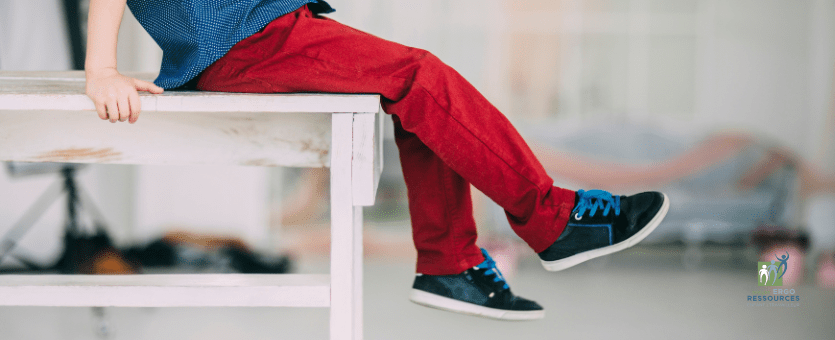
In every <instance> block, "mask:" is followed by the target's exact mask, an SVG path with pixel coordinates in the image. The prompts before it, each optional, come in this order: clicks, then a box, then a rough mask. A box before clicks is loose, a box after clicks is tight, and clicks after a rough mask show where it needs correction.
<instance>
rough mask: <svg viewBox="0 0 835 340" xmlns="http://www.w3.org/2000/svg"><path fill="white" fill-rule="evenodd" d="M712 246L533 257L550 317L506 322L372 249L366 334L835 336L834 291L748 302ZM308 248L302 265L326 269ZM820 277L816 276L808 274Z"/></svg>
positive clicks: (13, 327) (147, 333)
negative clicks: (414, 296) (429, 285)
mask: <svg viewBox="0 0 835 340" xmlns="http://www.w3.org/2000/svg"><path fill="white" fill-rule="evenodd" d="M746 262H749V260H747V259H746V258H744V257H742V256H741V255H740V254H739V253H738V252H737V254H733V253H732V252H729V251H727V250H724V249H719V250H715V251H707V252H706V257H705V259H704V260H703V262H702V263H701V265H700V269H695V270H684V269H682V266H681V264H680V263H681V262H680V249H677V248H665V247H643V248H633V249H629V250H626V251H624V252H621V253H619V254H615V255H613V256H610V257H609V258H606V259H603V260H600V259H599V260H594V261H591V262H589V263H586V264H582V265H580V266H577V267H575V268H571V269H569V270H566V271H564V272H559V273H549V272H545V271H544V270H542V268H541V267H540V266H539V264H538V262H537V261H536V259H535V258H526V259H524V260H523V261H522V264H521V266H520V268H519V270H518V274H517V275H516V276H515V277H513V278H512V281H511V282H510V283H511V287H513V290H514V292H516V293H517V294H520V295H522V296H525V297H528V298H531V299H535V300H537V301H538V302H540V304H542V305H543V306H545V307H546V310H547V314H546V318H545V319H544V320H541V321H533V322H501V321H492V320H484V319H480V318H476V317H471V316H464V315H457V314H453V313H448V312H443V311H437V310H433V309H430V308H425V307H421V306H417V305H414V304H412V303H410V302H409V301H408V300H407V299H406V296H407V294H408V290H409V288H410V284H411V280H412V275H413V274H412V268H413V266H412V264H401V263H393V262H386V261H382V260H369V261H366V275H365V313H366V314H365V318H366V319H365V320H366V321H365V332H366V338H367V339H554V338H565V339H601V338H614V337H616V338H620V339H633V338H634V339H671V338H676V339H703V338H717V339H742V338H758V339H780V338H792V339H835V322H833V321H835V318H833V316H832V315H833V314H832V312H833V307H835V292H833V291H824V290H820V289H818V288H816V287H814V286H813V285H810V284H801V285H799V286H797V287H795V289H796V290H797V294H798V295H800V296H801V305H800V307H753V306H748V305H747V302H746V296H747V295H750V294H751V293H752V291H755V290H759V289H758V287H757V286H756V272H753V273H752V271H753V269H750V268H755V267H756V265H755V262H753V263H754V264H752V265H745V264H746ZM326 266H327V262H326V261H324V260H323V259H310V260H307V261H304V263H303V264H302V271H304V272H311V271H312V272H316V271H318V272H324V271H326V270H327V268H326ZM806 281H807V282H808V281H811V280H808V279H807V280H806ZM105 317H106V318H107V320H108V325H109V326H110V330H111V334H110V336H109V337H108V338H109V339H155V340H158V339H195V340H197V339H200V340H206V339H325V338H327V334H328V323H327V320H328V312H327V310H326V309H279V308H229V309H221V308H168V309H161V308H107V309H105ZM97 324H98V323H97V322H96V318H95V317H94V315H93V313H92V309H90V308H29V307H4V308H0V339H3V340H16V339H96V338H101V337H98V336H97V335H96V329H97V326H96V325H97Z"/></svg>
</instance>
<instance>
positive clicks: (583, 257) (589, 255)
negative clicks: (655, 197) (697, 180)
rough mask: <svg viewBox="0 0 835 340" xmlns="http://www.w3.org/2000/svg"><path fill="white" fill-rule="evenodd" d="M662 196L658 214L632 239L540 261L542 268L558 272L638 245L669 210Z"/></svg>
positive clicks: (665, 199)
mask: <svg viewBox="0 0 835 340" xmlns="http://www.w3.org/2000/svg"><path fill="white" fill-rule="evenodd" d="M662 195H664V203H662V204H661V209H659V210H658V213H657V214H655V216H654V217H653V218H652V220H650V221H649V223H647V226H646V227H644V228H643V229H641V231H639V232H638V233H637V234H635V235H632V237H630V238H628V239H626V240H625V241H623V242H621V243H618V244H613V245H611V246H606V247H603V248H597V249H593V250H589V251H584V252H582V253H579V254H574V255H572V256H570V257H566V258H564V259H561V260H556V261H545V260H540V261H542V266H543V267H545V270H547V271H552V272H555V271H560V270H563V269H568V268H571V267H574V266H576V265H578V264H580V263H583V262H586V261H588V260H591V259H593V258H597V257H601V256H603V255H609V254H611V253H614V252H618V251H621V250H624V249H626V248H629V247H631V246H634V245H636V244H638V242H641V240H643V239H644V238H646V237H647V236H648V235H649V234H650V233H652V231H653V230H655V228H657V227H658V225H659V224H661V221H662V220H664V216H667V211H668V210H670V199H669V198H667V195H666V194H664V193H662Z"/></svg>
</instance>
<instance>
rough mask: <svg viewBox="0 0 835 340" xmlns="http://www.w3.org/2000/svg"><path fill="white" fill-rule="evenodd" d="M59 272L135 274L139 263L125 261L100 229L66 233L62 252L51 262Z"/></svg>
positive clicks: (122, 255)
mask: <svg viewBox="0 0 835 340" xmlns="http://www.w3.org/2000/svg"><path fill="white" fill-rule="evenodd" d="M54 268H55V269H57V270H58V271H59V272H60V273H61V274H138V273H140V272H141V267H140V264H139V263H138V262H137V261H135V260H129V259H128V257H126V256H125V255H124V254H122V252H121V251H119V250H118V249H116V247H114V246H113V242H112V241H111V240H110V237H108V236H107V234H106V233H104V232H102V231H98V232H96V233H95V234H94V235H92V236H87V235H79V234H77V233H73V232H68V233H66V234H65V235H64V252H63V253H62V254H61V257H60V258H59V259H58V262H57V263H56V264H55V267H54Z"/></svg>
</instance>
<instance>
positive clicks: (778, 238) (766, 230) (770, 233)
mask: <svg viewBox="0 0 835 340" xmlns="http://www.w3.org/2000/svg"><path fill="white" fill-rule="evenodd" d="M751 243H752V244H753V245H754V246H755V247H756V248H757V251H760V252H761V251H763V250H764V249H767V248H770V247H773V246H777V245H786V244H791V245H793V246H795V247H797V248H798V249H800V251H802V252H806V250H807V249H809V235H808V234H806V232H805V231H800V230H789V229H786V228H784V227H782V226H773V225H761V226H759V227H757V228H756V229H754V231H753V232H752V233H751Z"/></svg>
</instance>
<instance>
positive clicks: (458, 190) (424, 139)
mask: <svg viewBox="0 0 835 340" xmlns="http://www.w3.org/2000/svg"><path fill="white" fill-rule="evenodd" d="M197 88H198V89H200V90H207V91H226V92H257V93H278V92H336V93H379V94H381V95H382V97H383V100H382V106H383V109H384V110H385V112H386V113H388V114H391V115H393V116H392V118H393V120H394V125H395V141H396V143H397V146H398V148H399V150H400V162H401V164H402V165H403V175H404V178H405V181H406V187H407V189H408V196H409V211H410V213H411V218H412V232H413V236H414V242H415V247H416V248H417V250H418V260H417V271H418V272H420V273H425V274H429V275H447V274H457V273H460V272H462V271H464V270H465V269H467V268H469V267H472V266H475V265H477V264H479V263H481V262H482V261H483V260H484V258H483V256H482V255H481V252H480V250H479V248H478V247H477V246H476V245H475V241H476V225H475V220H474V219H473V212H472V201H471V199H470V183H472V184H473V185H474V186H475V187H476V188H478V189H479V190H481V191H482V192H483V193H484V194H485V195H487V196H488V197H490V198H491V199H492V200H494V201H495V202H496V203H497V204H499V205H500V206H501V207H502V208H504V209H505V212H506V214H507V218H508V220H509V221H510V225H511V226H512V227H513V230H514V231H515V232H516V233H517V234H518V235H519V236H520V237H521V238H522V239H523V240H525V242H527V243H528V245H530V247H531V248H533V250H534V251H536V252H540V251H543V250H545V248H547V247H548V246H550V245H551V244H552V243H553V242H554V241H555V240H556V239H557V237H559V235H560V233H561V232H562V230H563V229H564V228H565V225H566V223H567V222H568V217H569V214H570V211H571V209H572V208H573V205H574V191H571V190H566V189H561V188H557V187H554V186H553V180H552V179H551V178H550V177H549V176H548V175H547V174H546V173H545V170H544V169H543V168H542V165H541V164H540V163H539V161H538V160H537V159H536V158H535V157H534V155H533V153H532V152H531V151H530V149H529V148H528V146H527V144H525V142H524V140H522V137H521V136H519V133H518V132H517V131H516V129H514V127H513V126H512V125H511V124H510V122H509V121H508V120H507V118H505V116H504V115H502V113H501V112H499V111H498V110H497V109H496V108H495V107H493V105H491V104H490V103H489V102H488V101H487V99H485V98H484V97H483V96H482V95H481V94H480V93H478V91H476V89H475V88H474V87H473V86H472V85H470V84H469V83H468V82H467V81H466V80H465V79H464V78H463V77H461V75H459V74H458V73H457V72H456V71H455V70H453V69H452V68H450V67H449V66H447V65H445V64H444V63H442V62H441V61H440V60H439V59H438V58H437V57H435V56H434V55H432V54H430V53H428V52H426V51H423V50H420V49H416V48H410V47H406V46H403V45H400V44H396V43H393V42H390V41H386V40H383V39H380V38H378V37H375V36H373V35H370V34H367V33H364V32H361V31H358V30H356V29H353V28H351V27H348V26H345V25H342V24H340V23H338V22H336V21H333V20H331V19H328V18H324V17H321V16H316V15H313V14H311V13H310V11H309V10H308V9H307V7H306V6H305V7H302V8H300V9H299V10H297V11H295V12H293V13H290V14H287V15H284V16H282V17H280V18H278V19H276V20H274V21H273V22H271V23H270V24H269V25H267V26H266V27H265V28H264V29H263V30H261V31H260V32H258V33H256V34H254V35H253V36H251V37H249V38H247V39H245V40H243V41H241V42H239V43H238V44H237V45H235V46H234V47H233V48H232V49H231V50H230V51H229V53H227V54H226V55H225V56H224V57H223V58H221V59H220V60H218V61H217V62H215V63H214V64H212V65H211V66H210V67H209V68H208V69H206V70H205V71H204V72H203V74H202V75H201V77H200V79H199V81H198V84H197Z"/></svg>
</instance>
